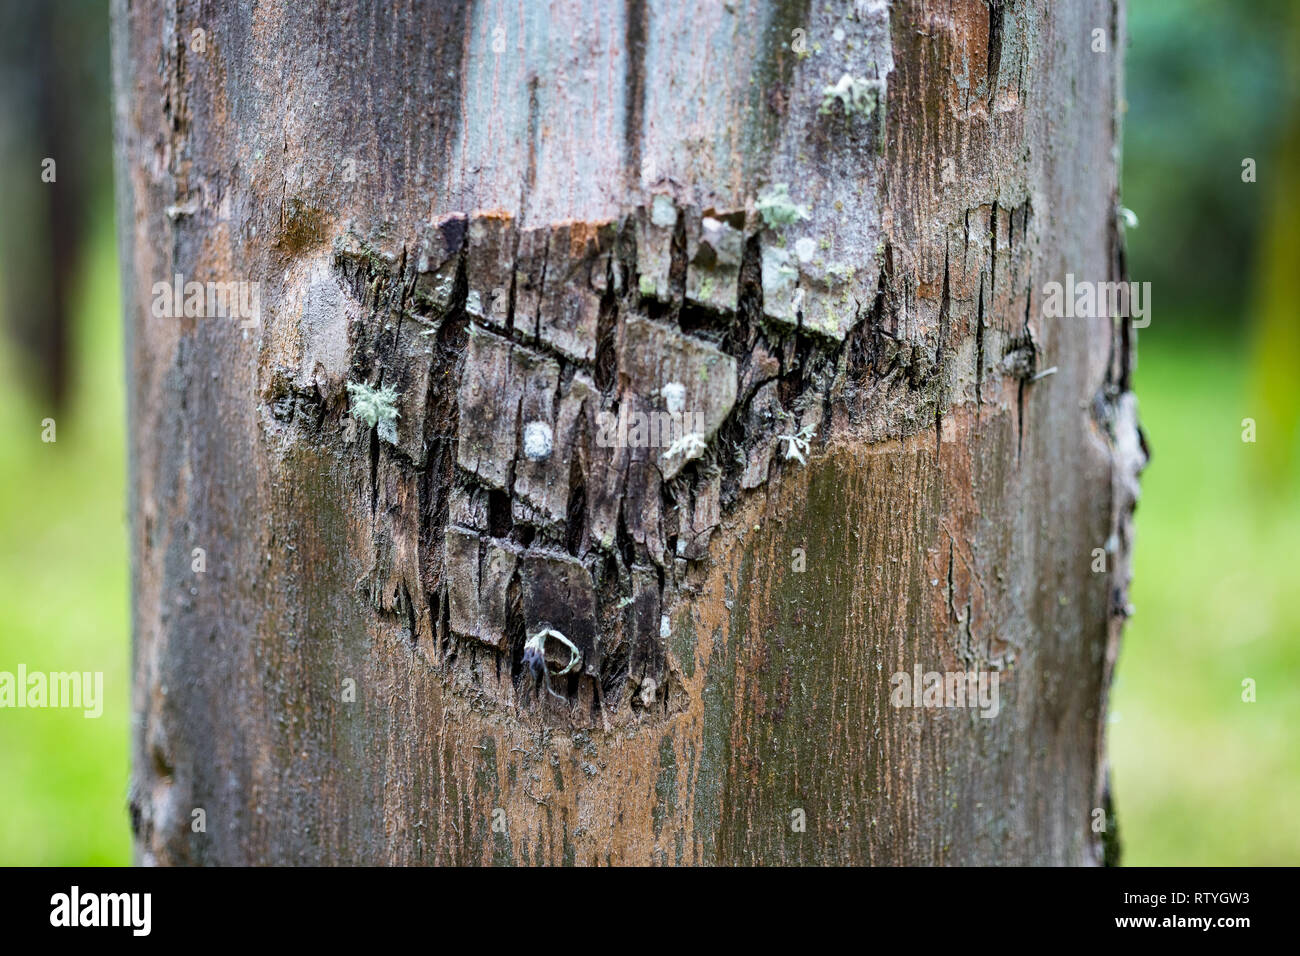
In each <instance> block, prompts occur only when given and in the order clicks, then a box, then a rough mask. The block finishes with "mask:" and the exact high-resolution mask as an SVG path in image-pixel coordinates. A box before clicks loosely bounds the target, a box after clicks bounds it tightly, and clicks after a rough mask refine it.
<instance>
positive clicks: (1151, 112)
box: [1123, 0, 1300, 335]
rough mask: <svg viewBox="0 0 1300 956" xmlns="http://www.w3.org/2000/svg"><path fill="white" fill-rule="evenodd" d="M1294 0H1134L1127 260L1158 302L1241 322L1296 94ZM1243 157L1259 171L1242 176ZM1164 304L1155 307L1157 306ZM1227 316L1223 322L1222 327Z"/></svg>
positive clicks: (1185, 314) (1216, 321)
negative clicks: (1291, 72) (1133, 218)
mask: <svg viewBox="0 0 1300 956" xmlns="http://www.w3.org/2000/svg"><path fill="white" fill-rule="evenodd" d="M1294 7H1295V0H1251V2H1249V3H1231V2H1228V0H1130V2H1129V4H1128V37H1129V45H1128V50H1127V52H1126V58H1125V74H1126V75H1125V81H1124V86H1125V96H1126V99H1127V103H1128V109H1127V112H1126V114H1125V116H1124V169H1123V203H1124V205H1125V206H1128V207H1129V208H1131V209H1132V210H1133V211H1134V212H1136V213H1137V215H1138V218H1139V220H1140V222H1141V226H1140V228H1138V229H1135V230H1129V232H1128V252H1129V272H1130V274H1131V277H1132V278H1133V279H1134V280H1135V281H1149V282H1151V283H1152V289H1153V292H1154V293H1155V308H1156V309H1157V310H1159V311H1160V312H1164V313H1165V314H1166V315H1168V314H1170V313H1172V314H1174V315H1177V316H1179V317H1180V319H1181V321H1183V322H1190V321H1201V320H1202V319H1203V320H1205V321H1206V322H1208V323H1210V324H1212V325H1213V326H1214V327H1217V328H1220V329H1222V330H1223V331H1224V333H1225V334H1227V335H1235V334H1238V333H1239V332H1240V327H1239V325H1237V324H1235V323H1234V324H1229V323H1227V322H1225V321H1224V320H1223V318H1222V316H1218V315H1216V313H1215V311H1214V310H1215V309H1223V310H1227V311H1228V312H1229V313H1230V314H1232V315H1239V314H1240V313H1241V306H1242V303H1243V302H1244V301H1245V300H1246V299H1248V297H1249V290H1250V287H1251V284H1252V280H1253V276H1254V273H1255V269H1256V263H1257V257H1258V255H1259V252H1260V248H1259V245H1260V244H1259V238H1260V235H1261V228H1260V227H1261V223H1262V222H1263V220H1264V217H1265V214H1266V213H1267V212H1268V210H1269V209H1270V207H1271V205H1272V204H1273V203H1274V202H1275V193H1274V190H1275V189H1276V188H1277V186H1278V184H1279V183H1280V182H1281V181H1282V180H1283V179H1285V178H1286V177H1288V176H1290V177H1294V176H1296V175H1297V173H1298V172H1300V171H1297V170H1296V169H1294V168H1291V169H1287V168H1285V167H1284V166H1280V164H1279V145H1280V143H1281V142H1282V138H1283V136H1282V134H1283V131H1284V129H1285V125H1286V122H1287V119H1288V117H1295V116H1296V114H1297V111H1298V110H1300V100H1298V98H1297V93H1296V90H1295V88H1294V86H1293V85H1292V84H1291V82H1290V80H1289V78H1288V72H1287V66H1288V57H1289V49H1288V44H1289V42H1290V31H1291V29H1292V27H1291V23H1292V14H1293V8H1294ZM1246 157H1250V158H1252V159H1254V160H1255V161H1256V163H1257V166H1258V174H1259V181H1258V182H1257V183H1254V184H1248V183H1243V182H1242V180H1241V164H1242V160H1243V159H1245V158H1246ZM1158 314H1159V313H1157V315H1158ZM1225 326H1226V328H1225Z"/></svg>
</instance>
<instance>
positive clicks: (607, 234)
mask: <svg viewBox="0 0 1300 956" xmlns="http://www.w3.org/2000/svg"><path fill="white" fill-rule="evenodd" d="M688 6H689V5H681V4H676V3H666V2H664V3H660V2H646V3H641V2H635V3H628V4H627V5H625V6H623V7H621V8H620V7H615V6H612V5H611V6H607V7H602V8H600V9H599V10H597V11H596V12H594V13H593V12H592V11H590V10H588V9H586V8H582V7H580V6H578V5H574V4H569V3H566V2H560V3H557V4H550V5H540V4H538V5H533V4H522V5H518V4H508V3H475V4H465V5H453V4H446V5H428V6H423V5H420V6H417V8H416V9H413V10H408V11H403V12H402V13H400V14H398V13H392V12H384V13H380V12H378V11H377V10H372V9H371V8H370V5H366V4H358V5H355V6H352V5H345V11H340V10H338V9H333V10H332V12H330V13H329V14H328V15H326V14H325V13H324V12H323V11H316V10H314V9H312V7H311V6H310V5H302V4H290V3H277V2H273V3H267V4H261V5H259V6H258V7H257V8H256V10H255V11H252V12H250V11H247V10H244V9H242V8H238V7H232V8H230V9H223V10H220V11H212V10H208V9H206V8H191V7H190V6H189V5H186V4H182V3H179V2H166V0H146V2H141V3H132V4H130V5H129V6H128V5H127V4H126V3H124V2H122V0H118V2H117V3H116V4H115V7H114V49H115V74H116V80H115V82H116V87H117V101H116V109H117V135H118V180H119V206H120V230H121V235H122V248H123V261H124V289H125V290H126V295H125V298H126V301H127V303H128V304H127V326H128V354H129V356H130V362H131V366H130V367H131V375H132V387H131V408H130V414H131V442H132V446H131V453H132V489H133V491H132V503H131V510H132V541H133V555H134V587H135V621H134V628H135V648H136V683H135V705H136V710H137V716H138V721H137V727H136V737H135V749H134V753H135V765H134V770H133V777H132V781H133V782H132V798H131V799H132V816H133V820H134V822H135V829H136V840H137V851H138V854H139V856H140V858H141V859H142V860H144V861H147V862H158V863H251V862H258V863H325V862H349V863H486V862H495V863H506V862H514V863H532V864H538V863H595V862H601V863H650V862H660V863H742V862H744V863H750V862H754V863H776V862H817V863H822V862H856V863H981V862H982V863H992V862H1004V863H1038V864H1083V863H1099V862H1102V861H1103V858H1105V857H1106V855H1107V854H1108V853H1109V854H1111V855H1112V856H1113V850H1111V849H1108V848H1107V847H1106V846H1104V845H1103V844H1104V840H1103V837H1105V838H1106V839H1108V840H1112V843H1113V839H1112V838H1113V835H1114V829H1113V814H1112V813H1111V810H1110V806H1109V797H1108V794H1107V788H1106V769H1105V747H1104V727H1105V706H1106V693H1107V688H1108V686H1109V680H1110V671H1111V668H1112V666H1113V662H1114V659H1115V654H1116V651H1117V647H1118V640H1119V635H1120V629H1121V627H1122V622H1123V619H1124V616H1125V614H1126V603H1127V602H1126V597H1125V595H1126V592H1127V580H1128V574H1129V565H1128V553H1129V549H1130V545H1131V538H1132V532H1131V514H1132V510H1133V507H1134V504H1135V501H1136V497H1137V484H1136V476H1137V473H1138V471H1140V469H1141V467H1142V465H1143V463H1144V461H1145V450H1144V445H1143V443H1142V439H1141V435H1140V432H1139V431H1138V428H1137V423H1136V411H1135V406H1134V402H1133V398H1132V395H1131V393H1130V392H1129V390H1128V388H1129V384H1128V375H1129V370H1130V368H1131V364H1132V361H1133V332H1132V330H1131V328H1130V324H1129V322H1128V320H1127V319H1123V318H1121V319H1119V320H1117V321H1112V319H1110V318H1105V317H1103V318H1099V319H1076V320H1050V319H1045V318H1043V316H1042V310H1041V297H1042V293H1041V289H1042V288H1043V285H1044V283H1046V282H1048V281H1052V280H1060V279H1061V278H1063V277H1064V275H1065V274H1066V273H1067V272H1070V273H1075V274H1079V275H1085V276H1089V277H1093V278H1094V279H1096V280H1098V281H1114V280H1116V279H1118V278H1121V277H1123V272H1124V264H1123V253H1122V233H1121V232H1120V227H1119V226H1118V225H1117V224H1116V221H1115V213H1116V208H1117V201H1118V195H1117V180H1116V167H1115V155H1116V147H1117V145H1118V125H1117V123H1118V120H1117V104H1118V102H1119V94H1120V69H1119V60H1118V53H1116V52H1112V53H1110V54H1108V55H1098V54H1095V53H1093V52H1092V51H1091V49H1090V46H1089V40H1090V37H1091V31H1092V30H1093V29H1094V28H1097V27H1100V28H1103V29H1104V30H1105V31H1106V33H1107V35H1108V36H1109V38H1110V47H1109V49H1110V50H1112V51H1118V50H1121V49H1122V35H1123V28H1122V16H1121V11H1120V9H1119V8H1118V7H1117V6H1115V5H1114V4H1112V3H1111V2H1109V0H1088V2H1081V3H1078V4H1072V5H1069V6H1068V8H1066V9H1062V8H1061V5H1053V6H1051V7H1050V8H1049V7H1048V6H1047V5H1046V4H1045V3H1041V2H1029V0H1024V2H1008V3H1001V2H998V3H994V4H991V5H990V4H987V3H984V2H977V0H963V2H959V3H957V4H955V5H954V4H947V3H945V4H938V3H931V2H925V0H909V2H898V3H895V4H892V5H887V4H886V3H884V2H880V0H861V2H858V3H856V4H842V5H835V6H834V7H833V8H826V7H822V8H815V7H816V5H800V4H788V5H787V4H774V3H768V2H760V0H754V2H750V3H735V4H705V5H701V6H700V7H699V8H698V9H693V8H692V9H688V8H687V7H688ZM195 29H203V30H204V31H205V33H206V47H205V50H204V52H202V53H196V52H195V51H194V49H193V46H192V42H191V37H192V35H193V34H192V31H193V30H195ZM796 30H802V31H805V34H804V35H805V37H806V42H807V43H808V50H809V55H807V56H801V55H800V53H799V52H798V49H799V48H798V42H797V40H796V37H795V35H794V34H793V33H792V31H796ZM160 44H161V46H160ZM792 45H793V47H792ZM845 74H848V75H850V77H851V78H852V79H854V80H856V81H860V83H861V87H860V88H861V89H862V90H864V91H865V93H864V94H863V98H862V99H861V100H859V101H853V100H846V101H841V100H834V101H833V102H832V101H829V100H828V99H827V95H826V90H827V88H829V87H833V86H835V85H836V83H837V82H838V81H840V80H841V77H842V76H843V75H845ZM833 99H834V98H832V100H833ZM854 102H858V103H859V107H858V108H857V109H854V108H850V107H852V104H853V103H854ZM823 107H825V108H823ZM351 173H355V176H352V175H350V174H351ZM779 184H785V185H786V186H787V187H788V194H789V202H790V206H789V207H788V209H787V208H786V207H784V206H780V207H779V208H777V212H776V213H774V212H773V209H774V205H773V203H774V200H773V199H772V198H771V197H773V196H777V195H779V194H780V193H779V190H777V187H778V185H779ZM782 195H783V194H782ZM784 201H785V200H781V202H784ZM178 210H180V211H181V212H178ZM175 274H180V275H182V276H184V277H185V279H187V280H197V281H201V282H202V281H220V282H237V281H257V282H259V283H260V288H261V297H260V301H261V312H260V322H259V324H257V325H256V326H255V327H252V328H241V325H240V323H239V322H238V321H235V320H231V319H222V318H215V317H202V318H199V317H184V316H181V317H176V318H163V317H159V316H157V315H156V313H155V310H152V309H151V308H150V303H151V301H152V299H153V295H152V288H153V285H154V283H156V282H159V281H164V282H170V281H171V277H172V276H173V275H175ZM1048 367H1054V368H1055V370H1056V371H1055V373H1054V374H1052V375H1051V376H1050V377H1042V376H1040V374H1039V373H1040V372H1041V371H1043V370H1045V369H1047V368H1048ZM349 383H353V384H354V385H356V384H359V383H363V384H365V385H367V386H369V387H370V388H373V389H376V390H378V389H391V390H392V393H393V394H394V395H395V400H394V408H395V410H396V418H395V419H391V420H388V421H386V422H385V423H382V424H375V425H371V424H368V423H363V422H361V421H358V419H357V418H356V417H355V416H353V415H351V414H349V396H348V389H347V386H348V384H349ZM803 449H806V452H805V451H803ZM805 458H806V464H805V463H804V459H805ZM1098 547H1101V548H1103V549H1104V551H1105V552H1106V553H1107V555H1108V557H1109V561H1108V563H1107V569H1106V571H1105V573H1103V574H1095V573H1093V571H1092V569H1091V564H1092V561H1093V551H1094V549H1095V548H1098ZM194 548H203V549H205V551H206V554H207V567H208V570H207V571H206V572H204V573H195V572H194V571H193V570H192V565H191V553H192V549H194ZM796 555H801V556H802V557H801V558H799V559H798V560H796V558H795V556H796ZM801 562H806V564H803V565H802V566H800V564H801ZM548 632H557V633H558V634H560V635H562V636H563V638H564V641H566V642H568V643H567V644H566V643H564V642H561V641H560V640H558V639H545V641H546V643H545V645H544V651H545V658H546V660H545V667H546V668H547V672H548V673H549V674H550V675H555V676H553V677H550V678H549V680H547V679H541V678H540V674H539V671H538V670H536V669H535V668H534V667H531V666H529V662H528V661H527V660H526V658H525V651H526V648H527V645H528V643H529V641H530V638H533V637H534V636H535V635H542V634H545V633H548ZM570 645H571V647H572V650H570ZM571 653H573V654H576V655H577V661H576V664H575V666H574V667H572V668H571V669H569V668H567V667H566V664H567V663H568V661H569V658H570V655H571ZM914 666H919V667H921V668H922V669H923V670H926V671H932V670H933V671H980V672H996V673H997V674H998V675H999V676H1000V678H1001V688H1002V700H1001V707H1000V713H999V715H998V716H997V717H996V718H995V719H981V718H979V717H978V716H976V715H975V714H974V713H973V712H971V711H964V710H924V709H899V708H897V707H893V706H891V703H890V681H889V678H890V676H891V675H893V674H895V673H900V672H902V673H911V672H912V670H913V668H914ZM562 672H563V673H562ZM548 684H549V690H550V693H548V692H547V690H548V686H547V685H548ZM349 688H354V689H355V697H354V698H353V697H350V695H349ZM199 807H202V808H203V809H204V810H205V812H206V819H207V831H206V832H202V833H195V832H193V830H192V828H191V827H190V817H191V813H192V811H193V810H194V809H195V808H199ZM1098 808H1101V809H1102V810H1103V811H1104V813H1105V815H1106V816H1107V818H1108V819H1109V820H1110V825H1109V826H1108V828H1107V830H1106V831H1105V833H1098V832H1096V831H1095V830H1094V827H1093V823H1094V820H1095V814H1094V811H1095V810H1096V809H1098ZM495 811H501V812H500V813H496V812H495ZM796 811H797V812H799V813H801V814H802V816H803V818H804V820H805V822H806V829H799V828H798V827H793V828H792V824H791V820H792V814H794V813H796Z"/></svg>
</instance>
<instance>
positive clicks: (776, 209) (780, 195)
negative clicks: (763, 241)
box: [755, 183, 812, 229]
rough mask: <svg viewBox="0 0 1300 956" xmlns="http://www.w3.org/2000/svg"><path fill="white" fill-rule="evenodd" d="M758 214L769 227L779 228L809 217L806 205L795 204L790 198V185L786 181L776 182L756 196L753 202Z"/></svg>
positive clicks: (810, 215) (810, 216)
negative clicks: (756, 199)
mask: <svg viewBox="0 0 1300 956" xmlns="http://www.w3.org/2000/svg"><path fill="white" fill-rule="evenodd" d="M755 206H756V207H757V209H758V214H759V215H760V216H762V217H763V222H764V223H766V224H767V227H768V228H769V229H779V228H781V227H783V226H788V225H790V224H792V223H796V222H798V221H799V220H800V219H811V218H812V214H811V213H809V212H808V207H807V206H797V205H795V203H794V200H792V199H791V198H790V187H789V185H788V184H786V183H777V184H776V185H774V186H772V187H771V188H770V189H769V190H768V191H767V192H766V193H764V194H763V195H761V196H759V197H758V201H757V202H756V203H755Z"/></svg>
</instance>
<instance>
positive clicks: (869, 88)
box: [817, 73, 882, 119]
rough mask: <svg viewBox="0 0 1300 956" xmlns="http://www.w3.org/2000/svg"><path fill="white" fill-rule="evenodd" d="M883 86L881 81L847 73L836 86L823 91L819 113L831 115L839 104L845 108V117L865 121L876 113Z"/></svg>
mask: <svg viewBox="0 0 1300 956" xmlns="http://www.w3.org/2000/svg"><path fill="white" fill-rule="evenodd" d="M881 86H882V84H881V82H880V80H868V79H864V78H862V77H860V76H857V77H855V76H853V75H852V74H850V73H845V74H844V75H843V76H841V77H840V81H839V82H838V83H836V84H835V85H834V86H828V87H826V88H825V89H823V90H822V105H821V109H819V110H818V111H817V112H818V113H821V114H823V115H825V114H827V113H830V112H831V111H832V110H833V109H834V107H835V104H836V103H837V102H838V103H840V104H841V105H842V106H843V107H844V115H845V116H850V117H851V116H861V117H863V118H864V119H865V118H866V117H869V116H870V115H871V114H872V113H874V112H875V111H876V105H877V103H878V101H879V99H880V88H881Z"/></svg>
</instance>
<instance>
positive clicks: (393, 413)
mask: <svg viewBox="0 0 1300 956" xmlns="http://www.w3.org/2000/svg"><path fill="white" fill-rule="evenodd" d="M348 395H349V397H350V398H351V399H352V417H353V418H355V419H356V420H357V421H359V422H362V423H363V424H365V425H367V426H368V427H370V428H376V427H377V428H378V429H379V437H380V438H382V439H383V440H384V441H386V442H388V443H389V444H390V445H396V444H397V414H398V413H397V389H395V388H394V387H393V386H391V385H385V386H384V387H383V388H375V387H374V386H373V385H367V384H366V383H365V382H348Z"/></svg>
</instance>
